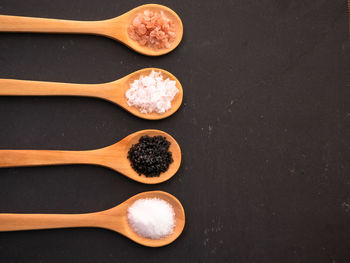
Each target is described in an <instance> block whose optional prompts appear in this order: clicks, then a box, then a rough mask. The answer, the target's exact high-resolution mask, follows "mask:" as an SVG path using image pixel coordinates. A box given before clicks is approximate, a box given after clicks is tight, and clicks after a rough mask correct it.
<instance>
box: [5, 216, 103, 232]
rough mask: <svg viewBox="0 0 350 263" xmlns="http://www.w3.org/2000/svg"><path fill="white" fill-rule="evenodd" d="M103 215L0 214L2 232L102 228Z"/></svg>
mask: <svg viewBox="0 0 350 263" xmlns="http://www.w3.org/2000/svg"><path fill="white" fill-rule="evenodd" d="M100 222H101V215H99V214H98V213H89V214H5V213H4V214H0V231H18V230H34V229H51V228H68V227H100V225H101V224H100Z"/></svg>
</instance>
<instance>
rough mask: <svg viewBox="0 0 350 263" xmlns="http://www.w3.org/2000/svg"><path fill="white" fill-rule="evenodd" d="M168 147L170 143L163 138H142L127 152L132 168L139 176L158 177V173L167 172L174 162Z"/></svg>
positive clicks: (146, 136)
mask: <svg viewBox="0 0 350 263" xmlns="http://www.w3.org/2000/svg"><path fill="white" fill-rule="evenodd" d="M169 146H170V142H169V141H167V140H166V138H165V137H163V136H154V137H150V136H148V135H145V136H142V137H141V138H140V140H139V142H138V143H136V144H134V145H133V146H132V147H131V148H130V150H129V152H128V159H129V160H130V162H131V166H132V168H133V169H134V170H135V171H136V172H137V173H138V174H139V175H141V174H143V175H145V176H146V177H155V176H159V175H160V173H164V172H165V171H167V170H168V168H169V165H170V164H171V163H172V162H173V161H174V160H173V157H172V154H171V152H169Z"/></svg>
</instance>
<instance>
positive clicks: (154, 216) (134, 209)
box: [128, 198, 175, 239]
mask: <svg viewBox="0 0 350 263" xmlns="http://www.w3.org/2000/svg"><path fill="white" fill-rule="evenodd" d="M174 217H175V213H174V209H173V207H172V206H171V205H170V204H169V203H168V202H166V201H164V200H162V199H159V198H145V199H138V200H137V201H135V202H134V203H133V204H132V205H131V206H130V207H129V208H128V221H129V224H130V226H131V227H132V229H133V230H134V231H135V232H136V233H137V234H139V235H140V236H142V237H146V238H151V239H160V238H162V237H165V236H168V235H170V234H172V233H173V230H174V227H175V218H174Z"/></svg>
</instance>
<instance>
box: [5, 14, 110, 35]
mask: <svg viewBox="0 0 350 263" xmlns="http://www.w3.org/2000/svg"><path fill="white" fill-rule="evenodd" d="M104 24H105V22H104V21H74V20H62V19H50V18H36V17H23V16H7V15H0V31H1V32H38V33H78V34H104V33H105V30H106V28H105V26H104Z"/></svg>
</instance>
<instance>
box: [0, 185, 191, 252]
mask: <svg viewBox="0 0 350 263" xmlns="http://www.w3.org/2000/svg"><path fill="white" fill-rule="evenodd" d="M144 198H159V199H162V200H164V201H166V202H168V203H169V204H170V205H171V206H172V207H173V209H174V213H175V228H174V230H173V233H172V234H170V235H169V236H166V237H163V238H161V239H150V238H144V237H142V236H139V235H138V234H137V233H136V232H134V230H133V229H132V228H131V226H130V225H129V222H128V208H129V207H130V206H131V205H132V204H133V203H134V202H135V201H136V200H138V199H144ZM184 226H185V211H184V209H183V207H182V205H181V203H180V201H179V200H178V199H176V197H174V196H172V195H171V194H168V193H166V192H162V191H151V192H143V193H140V194H137V195H135V196H133V197H131V198H129V199H128V200H126V201H125V202H123V203H121V204H120V205H118V206H115V207H113V208H111V209H108V210H105V211H101V212H94V213H87V214H5V213H0V231H20V230H36V229H53V228H74V227H98V228H105V229H109V230H112V231H115V232H118V233H120V234H122V235H124V236H125V237H127V238H129V239H131V240H133V241H135V242H136V243H138V244H141V245H144V246H148V247H161V246H165V245H168V244H170V243H171V242H173V241H174V240H175V239H177V238H178V237H179V236H180V234H181V233H182V231H183V229H184Z"/></svg>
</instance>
